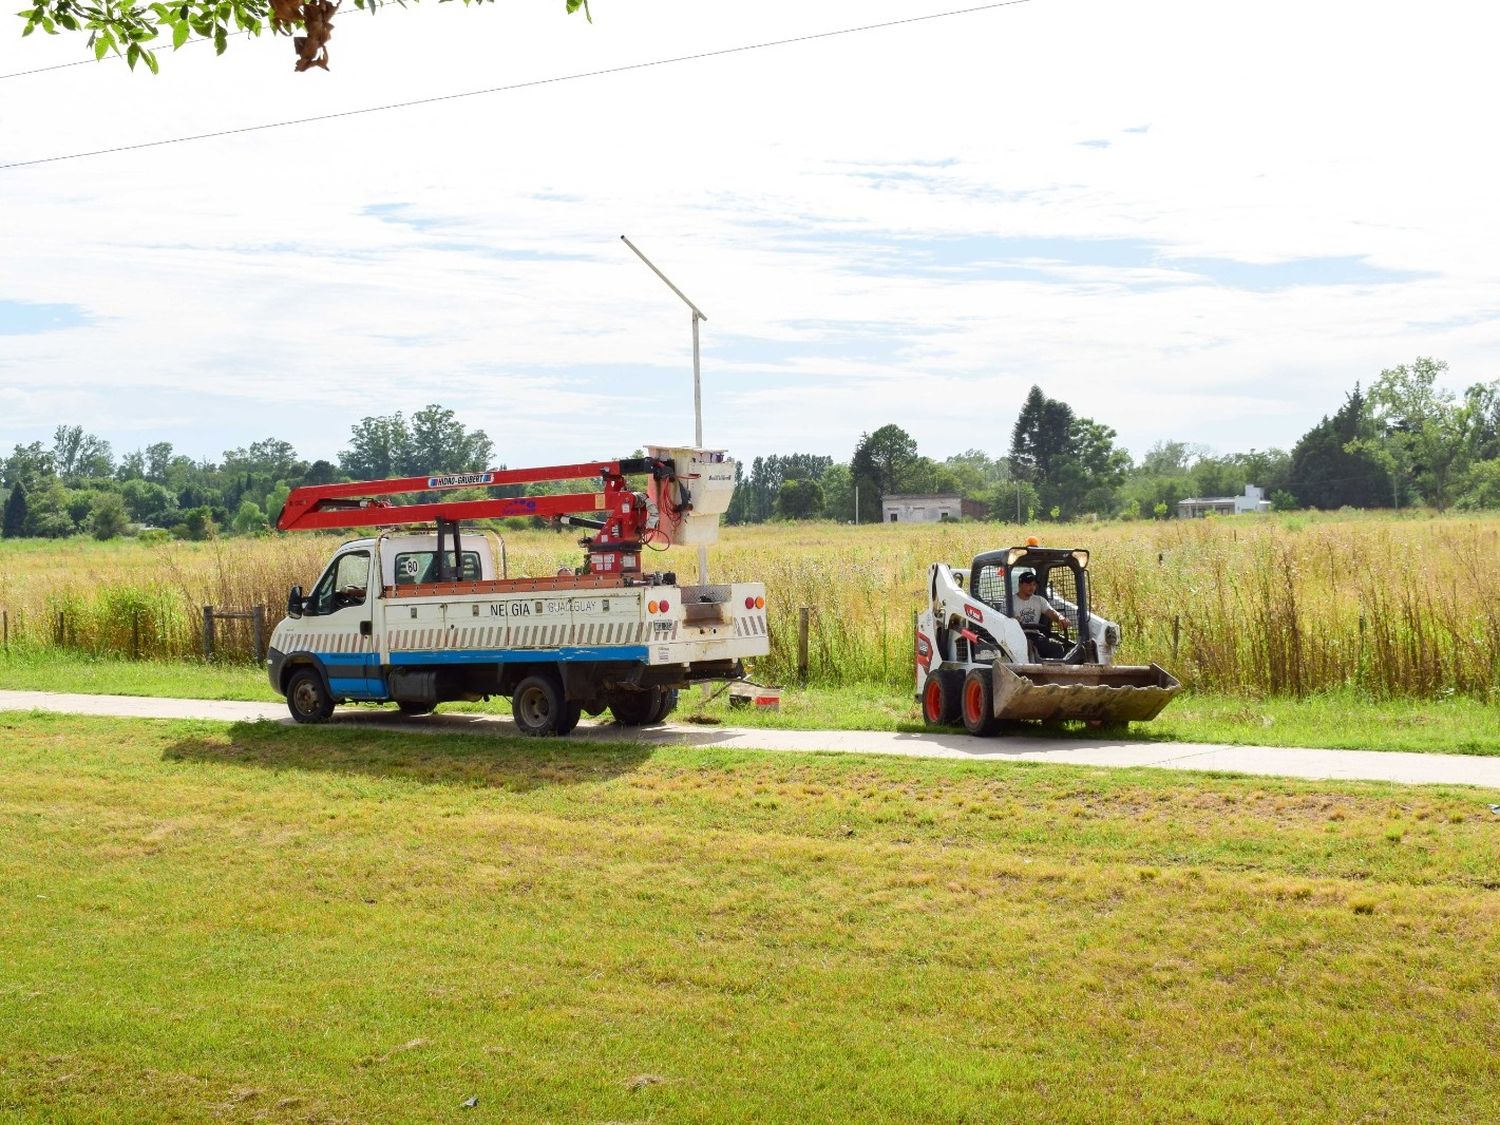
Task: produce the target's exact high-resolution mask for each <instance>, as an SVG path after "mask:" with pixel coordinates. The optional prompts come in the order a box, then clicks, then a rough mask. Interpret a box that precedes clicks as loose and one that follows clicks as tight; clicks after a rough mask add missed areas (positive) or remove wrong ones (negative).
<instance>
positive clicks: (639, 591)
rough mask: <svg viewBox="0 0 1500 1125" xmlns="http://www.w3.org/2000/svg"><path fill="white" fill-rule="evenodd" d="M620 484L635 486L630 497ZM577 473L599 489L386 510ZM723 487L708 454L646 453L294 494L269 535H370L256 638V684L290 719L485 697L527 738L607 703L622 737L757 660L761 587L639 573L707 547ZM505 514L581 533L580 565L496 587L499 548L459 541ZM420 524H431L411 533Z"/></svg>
mask: <svg viewBox="0 0 1500 1125" xmlns="http://www.w3.org/2000/svg"><path fill="white" fill-rule="evenodd" d="M628 475H645V476H647V477H649V482H648V484H647V487H646V489H645V491H635V490H634V489H633V488H632V487H631V484H630V482H629V481H628V480H627V479H626V478H627V476H628ZM590 477H592V478H594V479H596V480H597V482H598V485H599V487H598V488H597V489H595V490H593V491H589V492H582V493H568V494H563V495H548V496H510V497H486V498H481V499H465V500H436V501H433V500H429V499H423V498H419V499H418V500H417V501H416V502H413V503H402V504H396V503H392V502H391V501H389V500H387V499H384V497H388V496H392V495H401V494H412V493H442V492H444V491H448V490H455V489H466V490H473V489H488V488H507V489H511V490H514V488H515V486H518V485H524V484H527V483H533V482H539V481H556V480H570V479H581V478H590ZM734 482H735V463H734V462H733V461H732V460H730V459H729V458H728V457H726V456H725V454H724V453H723V452H722V451H720V450H704V449H693V448H679V447H657V446H653V447H650V448H649V449H648V451H647V455H646V456H645V457H640V458H632V459H625V460H617V461H599V462H589V463H584V464H578V465H561V466H553V467H550V468H545V469H516V470H505V469H495V470H488V471H485V472H482V473H462V474H452V475H446V476H432V477H408V478H400V479H396V480H387V481H361V482H355V483H345V484H334V485H310V486H306V487H304V488H299V489H296V490H295V491H293V492H292V494H291V496H289V497H288V499H287V503H286V506H285V507H284V508H283V510H282V513H281V516H280V517H279V519H278V521H277V526H278V528H280V529H282V530H294V529H329V528H349V527H358V526H365V527H374V528H377V529H378V531H377V533H376V534H374V535H372V536H370V537H367V538H362V539H355V540H352V541H350V542H347V543H345V544H343V546H341V547H340V548H339V549H338V550H337V551H336V552H335V553H334V556H333V558H332V560H331V561H330V562H329V563H328V566H327V568H326V569H325V570H324V572H323V575H322V577H321V578H319V579H318V581H317V582H316V583H315V584H314V586H313V588H312V592H311V594H309V595H306V596H304V595H303V592H302V588H301V587H300V586H294V587H293V588H292V591H291V594H290V597H289V599H288V604H287V616H286V618H285V619H283V620H282V621H281V622H280V623H279V624H278V625H277V626H276V629H275V631H274V632H273V634H272V636H271V643H270V646H269V658H268V660H267V672H268V675H269V677H270V681H271V686H272V687H273V688H275V689H276V690H277V691H278V692H280V693H281V694H282V695H284V696H285V697H286V700H287V707H288V709H289V710H290V711H291V713H292V717H293V718H294V719H296V720H297V721H298V722H303V723H316V722H322V721H324V720H326V719H327V718H328V717H329V716H330V715H331V714H332V712H333V708H334V706H335V705H336V704H338V703H342V702H345V701H360V702H392V703H396V704H397V705H398V706H399V707H400V709H401V710H402V711H403V712H405V713H407V714H413V715H420V714H426V713H428V712H430V711H431V710H432V709H433V708H434V707H436V706H437V705H438V704H439V703H443V702H448V701H452V700H478V699H485V698H489V697H491V696H496V695H499V696H508V697H509V698H510V701H511V707H512V711H513V713H514V715H515V721H516V725H517V726H518V727H519V728H520V729H521V731H522V732H524V733H526V734H532V735H546V734H567V733H568V732H569V731H571V730H572V729H573V728H574V726H576V725H577V723H578V720H579V717H580V715H581V714H582V713H584V712H588V713H589V714H590V715H597V714H599V713H601V712H602V711H603V710H604V709H605V708H608V709H609V710H610V711H611V713H612V714H613V715H614V717H615V718H616V719H617V720H618V721H619V722H621V723H623V724H626V725H632V726H634V725H641V724H647V723H656V722H660V721H661V720H662V719H664V718H665V717H666V715H667V714H668V712H670V711H671V709H672V707H673V706H674V705H675V703H676V699H677V690H678V689H679V688H681V687H685V686H687V685H688V684H692V683H697V682H701V681H708V680H734V679H738V678H741V677H742V676H743V675H744V668H743V665H742V661H743V660H744V659H746V658H747V657H755V656H764V655H766V654H767V653H768V652H769V651H770V637H769V635H768V633H767V630H766V597H765V594H766V591H765V586H764V585H763V584H761V583H759V582H736V583H724V584H717V585H714V584H700V585H693V584H687V583H682V582H679V581H678V578H677V575H676V574H674V573H671V572H665V573H660V572H655V573H648V572H646V571H643V570H642V568H641V554H642V550H643V549H649V550H662V549H665V548H666V547H667V546H670V545H673V544H678V545H684V546H697V545H703V544H707V543H712V542H713V541H714V540H715V539H716V538H717V534H718V523H719V517H720V515H721V514H722V513H723V512H724V511H725V509H726V508H728V506H729V500H730V497H731V496H732V494H733V492H734ZM581 512H593V513H602V516H601V517H598V518H589V517H584V516H579V515H578V514H577V513H581ZM505 516H542V517H553V518H556V519H558V520H559V522H560V523H562V524H565V525H568V526H579V527H586V528H589V529H591V530H592V531H593V532H594V534H593V535H592V536H591V537H588V538H585V539H582V540H580V545H582V546H583V547H584V548H585V560H584V565H583V566H582V567H580V568H578V569H577V570H576V571H575V570H564V571H563V572H562V573H559V574H553V575H546V576H540V577H527V578H512V577H510V576H509V575H508V573H507V565H506V556H505V547H504V543H503V541H502V540H501V539H500V538H499V537H498V536H496V535H495V534H494V533H492V532H484V533H476V532H473V531H464V530H462V529H461V528H460V521H462V520H472V519H494V518H500V517H505ZM427 521H435V523H436V527H435V528H433V529H432V530H421V531H414V530H412V529H411V528H410V527H409V525H410V524H412V523H414V522H416V523H423V522H427Z"/></svg>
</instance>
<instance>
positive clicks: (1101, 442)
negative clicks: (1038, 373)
mask: <svg viewBox="0 0 1500 1125" xmlns="http://www.w3.org/2000/svg"><path fill="white" fill-rule="evenodd" d="M1115 437H1116V434H1115V431H1114V430H1113V429H1111V428H1110V427H1109V426H1106V425H1104V424H1102V423H1100V422H1096V421H1094V420H1093V419H1092V418H1080V417H1079V416H1077V415H1076V414H1074V413H1073V408H1072V407H1071V406H1069V405H1068V404H1067V403H1065V402H1060V401H1058V400H1057V399H1052V398H1048V397H1047V396H1046V395H1045V394H1044V393H1043V392H1042V389H1041V388H1040V387H1032V388H1031V392H1030V393H1029V394H1028V395H1027V396H1026V401H1025V403H1023V404H1022V406H1021V413H1020V414H1019V415H1018V416H1017V418H1016V424H1015V426H1014V427H1013V428H1012V430H1011V436H1010V467H1011V473H1012V474H1013V475H1014V476H1015V478H1016V479H1017V480H1019V481H1022V482H1024V483H1027V484H1030V485H1031V486H1032V487H1033V488H1034V490H1035V492H1036V496H1037V502H1038V505H1039V506H1040V508H1041V510H1042V511H1044V512H1047V513H1049V514H1051V513H1055V514H1056V515H1057V517H1059V518H1061V519H1072V518H1073V517H1075V516H1078V515H1081V514H1083V513H1085V512H1107V513H1112V512H1113V511H1114V510H1115V508H1116V507H1117V506H1118V490H1119V487H1120V484H1121V483H1122V482H1123V480H1124V479H1125V473H1126V471H1127V470H1128V469H1129V468H1130V455H1129V454H1128V453H1126V452H1125V451H1124V450H1123V449H1119V448H1117V447H1116V446H1115ZM997 508H999V509H1000V510H1007V509H1006V506H1005V505H1004V504H1003V503H997Z"/></svg>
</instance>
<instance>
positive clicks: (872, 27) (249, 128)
mask: <svg viewBox="0 0 1500 1125" xmlns="http://www.w3.org/2000/svg"><path fill="white" fill-rule="evenodd" d="M1027 3H1030V0H999V2H997V3H993V4H980V5H978V6H977V7H973V8H956V9H953V10H952V11H947V12H933V13H931V14H929V15H925V16H908V17H906V18H904V19H899V20H886V21H884V22H882V23H867V24H863V25H861V26H859V27H844V28H840V29H839V30H837V31H817V32H813V33H811V34H809V35H798V36H794V37H793V38H790V39H771V40H767V41H766V42H764V43H747V44H745V45H743V46H739V47H724V48H721V49H720V50H717V51H700V52H698V53H697V54H693V55H677V56H675V57H673V58H667V59H653V60H651V61H650V62H640V63H627V64H626V65H624V66H611V67H605V68H604V69H602V70H586V71H581V72H579V73H577V74H563V75H557V76H555V77H552V78H537V79H533V80H531V81H529V82H513V83H511V84H510V85H508V86H490V87H487V88H486V89H483V90H466V91H464V92H463V93H460V94H437V95H434V96H433V97H430V98H413V99H412V100H411V101H404V102H390V103H388V104H386V105H374V106H366V107H364V108H363V109H346V110H341V111H339V112H337V113H320V114H318V115H316V116H314V117H297V118H292V119H289V120H286V121H270V122H266V123H265V124H261V125H241V126H238V127H236V128H233V129H218V130H215V131H214V132H212V133H195V134H192V135H190V136H182V137H167V138H165V139H163V140H159V141H141V142H139V143H137V144H131V145H115V146H112V147H110V148H100V149H94V150H92V151H90V152H70V153H65V154H63V155H59V156H42V157H38V158H36V159H35V160H17V161H14V162H12V163H10V164H0V171H6V170H10V169H15V168H32V167H35V166H37V165H39V164H56V163H58V162H60V161H63V160H83V159H86V158H88V157H92V156H109V155H111V154H113V153H117V152H134V151H137V150H139V149H145V148H159V147H161V146H163V145H178V144H187V143H189V142H191V141H207V140H212V139H214V138H215V137H233V136H237V135H239V134H241V133H259V132H264V131H265V130H267V129H285V128H289V127H290V126H293V125H311V124H312V123H314V122H316V121H336V120H338V119H339V118H343V117H359V116H362V115H364V114H368V113H384V112H386V111H387V110H392V109H410V108H412V107H414V106H421V105H435V104H437V103H438V102H451V101H457V100H459V99H460V98H477V97H481V96H483V95H485V94H506V93H510V92H512V91H515V90H525V89H530V88H532V87H536V86H551V85H556V84H557V83H559V82H574V81H577V80H578V79H582V78H603V77H605V76H606V75H611V74H626V73H628V72H630V71H632V70H648V69H650V68H651V67H657V66H670V65H671V64H673V63H684V62H696V61H698V60H701V59H712V58H721V57H723V56H725V55H739V54H744V53H745V52H747V51H760V50H764V49H766V48H768V47H787V46H791V45H792V44H794V43H810V42H813V41H814V40H818V39H832V38H835V37H837V36H840V35H854V34H857V33H859V32H862V31H879V30H881V29H882V28H888V27H901V26H904V25H906V24H913V23H924V22H926V21H929V20H940V19H947V18H949V17H950V16H967V15H972V14H974V13H976V12H988V11H993V10H994V9H996V8H1011V7H1014V6H1016V5H1017V4H1027Z"/></svg>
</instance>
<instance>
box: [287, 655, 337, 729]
mask: <svg viewBox="0 0 1500 1125" xmlns="http://www.w3.org/2000/svg"><path fill="white" fill-rule="evenodd" d="M286 709H287V710H288V711H290V712H291V713H292V718H294V719H296V720H297V721H298V722H299V723H326V722H327V721H328V717H329V716H330V715H332V714H333V697H332V696H331V695H329V694H328V689H327V688H326V687H324V686H323V677H322V676H320V675H318V671H317V669H316V668H298V669H297V670H296V671H295V672H293V673H292V678H291V679H290V680H288V681H287V683H286Z"/></svg>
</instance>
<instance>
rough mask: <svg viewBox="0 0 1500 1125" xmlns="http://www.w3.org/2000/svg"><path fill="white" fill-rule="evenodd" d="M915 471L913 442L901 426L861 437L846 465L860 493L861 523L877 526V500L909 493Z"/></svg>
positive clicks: (885, 427)
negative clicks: (900, 493)
mask: <svg viewBox="0 0 1500 1125" xmlns="http://www.w3.org/2000/svg"><path fill="white" fill-rule="evenodd" d="M918 468H919V458H918V456H917V443H916V440H915V439H914V438H913V437H912V436H911V435H910V434H908V433H907V432H906V431H905V430H903V429H902V428H901V427H900V426H897V425H895V424H894V423H892V424H890V425H886V426H881V427H880V429H878V430H876V431H875V432H874V433H872V434H870V433H866V434H861V435H860V438H859V444H858V445H856V446H855V447H854V457H853V458H852V459H851V460H850V462H849V470H850V472H851V473H852V474H853V476H854V484H855V486H856V487H857V488H858V489H859V518H860V520H861V521H862V522H870V521H876V522H878V521H879V519H880V498H881V497H882V496H888V495H890V494H892V493H899V492H906V491H909V490H911V488H912V487H913V485H912V482H911V476H912V473H913V470H915V469H918Z"/></svg>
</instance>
